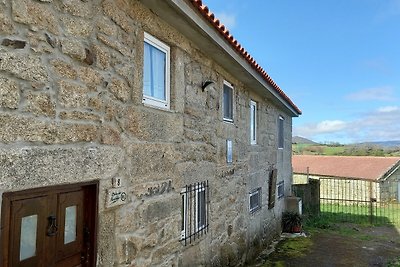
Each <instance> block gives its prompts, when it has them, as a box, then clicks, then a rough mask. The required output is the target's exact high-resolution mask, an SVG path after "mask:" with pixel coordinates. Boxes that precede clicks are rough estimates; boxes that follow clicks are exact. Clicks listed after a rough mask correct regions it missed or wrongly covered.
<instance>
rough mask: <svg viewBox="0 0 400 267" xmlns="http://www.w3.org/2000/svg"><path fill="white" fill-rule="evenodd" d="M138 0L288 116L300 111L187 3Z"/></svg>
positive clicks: (174, 0) (175, 0) (297, 114)
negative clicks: (283, 110) (284, 111)
mask: <svg viewBox="0 0 400 267" xmlns="http://www.w3.org/2000/svg"><path fill="white" fill-rule="evenodd" d="M141 2H142V3H143V4H144V5H145V6H147V7H148V8H149V9H151V10H152V11H153V12H154V13H156V14H157V15H158V16H159V17H161V18H162V19H163V20H164V21H166V22H167V23H168V24H170V25H171V26H173V27H174V28H176V29H177V30H179V31H180V32H181V33H182V34H183V35H185V36H186V37H187V38H188V39H190V40H191V41H192V42H194V43H195V44H196V45H197V46H198V47H199V48H200V49H201V50H202V51H203V53H205V54H210V55H212V58H213V60H215V61H216V62H217V63H218V64H219V65H221V66H222V67H223V68H225V69H226V70H227V71H228V72H230V73H231V74H232V75H233V76H235V77H236V78H237V79H238V80H240V81H241V82H242V83H243V84H245V85H246V87H248V88H249V89H251V90H253V91H255V92H256V93H258V94H260V95H261V96H264V97H266V98H267V99H269V100H270V101H272V102H273V103H275V104H276V105H278V106H280V107H281V108H283V109H285V110H286V111H287V112H288V114H290V115H291V116H292V117H298V116H299V115H301V111H300V110H299V109H298V108H297V107H296V106H294V105H293V104H292V103H290V102H291V101H290V99H289V100H287V99H285V97H286V95H285V94H284V93H283V92H282V93H279V92H278V91H277V90H276V89H275V88H274V86H273V85H272V84H271V83H269V82H267V81H266V80H265V79H264V78H263V77H262V76H261V75H260V73H259V72H258V71H257V70H255V69H254V68H253V67H252V66H251V65H250V64H249V62H248V61H246V59H245V58H243V57H242V56H241V55H240V54H239V53H238V52H237V51H236V50H235V49H234V48H233V47H232V46H231V45H230V44H229V43H228V42H227V40H226V39H225V38H223V36H222V35H221V33H219V32H218V31H217V30H216V29H215V28H214V27H212V26H211V24H210V23H209V22H208V21H206V20H205V19H204V18H203V17H202V16H200V14H199V11H197V10H195V9H194V7H193V6H192V5H191V4H189V3H187V2H186V1H182V0H165V1H160V0H141Z"/></svg>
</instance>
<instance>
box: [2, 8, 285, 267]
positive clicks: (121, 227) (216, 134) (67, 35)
mask: <svg viewBox="0 0 400 267" xmlns="http://www.w3.org/2000/svg"><path fill="white" fill-rule="evenodd" d="M144 31H146V32H148V33H150V34H152V35H154V36H155V37H157V38H158V39H160V40H162V41H163V42H165V43H167V44H168V45H169V46H170V47H171V110H170V111H163V110H159V109H155V108H151V107H148V106H144V105H143V104H142V66H143V63H142V62H143V35H144ZM0 33H1V35H0V44H1V45H0V164H1V166H2V174H1V180H0V190H1V191H3V192H8V191H19V190H23V189H29V188H37V187H42V186H50V185H59V184H68V183H78V182H86V181H92V180H99V181H100V190H99V223H98V228H99V229H98V230H99V231H98V251H97V258H98V259H97V265H98V266H196V265H209V266H229V265H230V266H233V265H236V264H237V263H240V262H244V261H246V260H248V259H251V258H252V256H253V255H254V254H255V253H256V252H257V250H258V249H260V248H261V246H262V245H265V244H267V243H268V242H270V240H271V239H272V238H273V237H274V236H275V235H276V234H277V233H278V232H279V230H280V218H281V212H282V210H283V208H284V203H283V199H281V200H277V202H276V205H275V208H274V209H271V210H269V209H268V203H267V200H268V191H269V189H268V177H269V171H270V170H271V169H272V168H277V169H278V182H279V181H281V180H285V186H286V188H285V194H286V195H289V194H290V183H291V182H290V181H291V171H292V170H291V135H292V133H291V125H292V120H291V117H290V116H289V115H288V114H285V113H284V112H283V111H282V110H279V109H278V108H277V107H276V106H274V105H273V104H271V102H270V101H269V100H267V99H265V98H263V97H262V96H259V95H256V94H254V93H252V90H251V88H245V86H244V85H243V84H241V82H240V81H238V80H237V79H236V78H235V77H232V76H231V75H230V74H229V73H228V72H227V71H225V69H224V67H223V66H219V65H217V64H216V63H215V62H213V60H212V58H211V57H209V56H206V55H204V54H202V52H201V51H199V50H198V49H197V48H196V45H195V44H194V43H192V42H190V40H188V39H186V38H185V37H184V36H183V35H181V34H180V33H179V32H178V31H176V30H175V29H174V28H172V27H170V26H169V25H167V24H166V23H165V22H163V21H162V20H161V19H159V18H158V17H157V16H156V15H155V14H154V13H152V12H151V11H150V10H148V9H146V8H145V7H144V6H143V5H142V4H141V3H140V2H139V1H137V0H132V1H125V0H117V1H112V0H105V1H100V0H97V1H96V0H93V1H83V0H82V1H81V0H0ZM209 79H211V80H214V81H215V84H214V85H211V86H209V87H207V88H206V90H204V91H203V90H202V89H201V84H202V82H203V81H204V80H209ZM224 80H227V81H229V82H231V83H233V84H234V85H235V88H234V92H235V95H234V99H235V109H234V117H235V122H234V123H226V122H223V120H222V109H221V105H222V104H221V103H222V84H223V81H224ZM250 99H253V100H255V101H257V102H258V106H257V109H258V110H257V111H258V119H257V123H258V132H257V136H258V137H257V139H258V140H257V143H258V144H257V145H250V136H249V128H250V127H249V117H250V112H249V102H250ZM279 116H283V117H284V118H285V120H284V123H285V126H284V130H285V131H284V132H285V136H284V138H285V148H284V149H280V150H278V149H277V132H278V129H277V121H278V118H279ZM226 139H231V140H233V163H232V164H227V163H226V152H225V151H226V148H225V143H226ZM115 177H119V178H121V179H122V186H123V188H124V190H126V192H128V201H127V202H128V203H126V204H124V205H119V206H115V207H110V206H108V205H107V203H106V201H105V200H106V196H107V192H108V191H107V190H110V189H111V188H112V178H115ZM204 180H208V181H209V184H210V229H209V232H208V233H207V234H206V235H205V236H203V237H201V238H200V239H199V240H196V241H195V242H194V243H193V244H191V245H188V246H184V245H182V243H181V242H179V236H180V222H181V196H180V191H181V188H183V187H184V186H185V185H187V184H191V183H194V182H200V181H204ZM160 187H164V188H167V189H166V190H153V191H152V188H160ZM257 187H262V208H261V209H260V210H259V211H257V212H255V213H253V214H250V213H249V195H248V194H249V192H251V191H252V190H253V189H255V188H257ZM149 192H152V193H149ZM154 192H156V193H154Z"/></svg>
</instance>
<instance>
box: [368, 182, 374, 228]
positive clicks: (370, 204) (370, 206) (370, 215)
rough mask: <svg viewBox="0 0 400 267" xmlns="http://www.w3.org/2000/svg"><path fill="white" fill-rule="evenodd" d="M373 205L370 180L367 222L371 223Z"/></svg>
mask: <svg viewBox="0 0 400 267" xmlns="http://www.w3.org/2000/svg"><path fill="white" fill-rule="evenodd" d="M373 216H374V207H373V198H372V181H370V182H369V222H370V223H371V224H372V223H373Z"/></svg>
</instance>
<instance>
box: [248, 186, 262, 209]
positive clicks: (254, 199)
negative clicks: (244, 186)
mask: <svg viewBox="0 0 400 267" xmlns="http://www.w3.org/2000/svg"><path fill="white" fill-rule="evenodd" d="M249 205H250V207H249V208H250V213H253V212H256V211H257V210H259V209H261V187H259V188H257V189H255V190H253V191H252V192H250V193H249Z"/></svg>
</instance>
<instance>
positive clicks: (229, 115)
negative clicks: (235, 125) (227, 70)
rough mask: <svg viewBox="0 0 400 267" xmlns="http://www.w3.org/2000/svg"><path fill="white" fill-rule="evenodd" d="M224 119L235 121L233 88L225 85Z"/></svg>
mask: <svg viewBox="0 0 400 267" xmlns="http://www.w3.org/2000/svg"><path fill="white" fill-rule="evenodd" d="M223 105H224V107H223V109H224V118H225V119H230V120H232V119H233V94H232V88H230V87H229V86H227V85H226V84H224V103H223Z"/></svg>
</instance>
